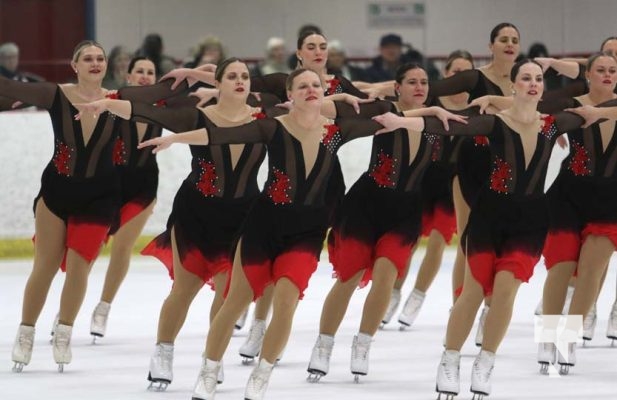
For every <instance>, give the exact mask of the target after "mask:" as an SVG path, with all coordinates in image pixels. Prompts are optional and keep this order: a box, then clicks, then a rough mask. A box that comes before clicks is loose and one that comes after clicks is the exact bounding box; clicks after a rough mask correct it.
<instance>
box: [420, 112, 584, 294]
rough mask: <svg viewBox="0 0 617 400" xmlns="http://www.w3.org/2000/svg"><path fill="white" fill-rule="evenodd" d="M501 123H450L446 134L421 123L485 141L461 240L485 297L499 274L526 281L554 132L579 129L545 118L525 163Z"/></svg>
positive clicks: (535, 249)
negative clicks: (479, 183) (482, 174)
mask: <svg viewBox="0 0 617 400" xmlns="http://www.w3.org/2000/svg"><path fill="white" fill-rule="evenodd" d="M506 119H507V118H506V117H501V116H493V115H482V116H478V117H473V118H470V119H469V121H468V124H467V125H464V124H459V123H451V124H450V131H449V132H446V131H445V130H444V128H443V126H442V124H441V122H440V121H439V120H438V119H436V118H425V119H424V120H425V129H424V130H425V131H426V132H430V133H435V134H453V135H459V134H460V135H472V134H474V135H486V136H488V138H489V148H490V154H491V168H490V171H489V177H488V179H487V181H486V182H485V184H484V185H483V187H482V188H481V190H480V193H479V194H478V199H477V201H476V203H475V204H474V206H473V207H472V210H471V214H470V216H469V222H468V224H467V228H466V230H465V232H464V233H463V237H462V246H463V249H464V251H465V254H466V256H467V260H468V262H469V265H470V268H471V272H472V274H473V276H474V278H475V279H476V280H477V281H478V282H479V283H480V285H481V286H482V287H483V289H484V292H485V294H487V295H488V294H490V293H491V292H492V289H493V280H494V277H495V274H496V273H497V272H499V271H502V270H506V271H511V272H512V273H513V274H514V276H515V278H517V279H519V280H521V281H523V282H527V281H528V280H529V278H530V277H531V275H532V273H533V268H534V266H535V265H536V263H537V262H538V260H539V258H540V255H541V253H542V248H543V245H544V240H545V237H546V233H547V231H548V225H549V218H548V203H547V200H546V196H545V194H544V181H545V178H546V172H547V168H548V161H549V158H550V155H551V151H552V148H553V145H554V143H555V141H556V138H557V136H558V132H567V131H570V130H573V129H576V128H579V127H580V126H581V125H582V124H583V123H584V120H583V119H582V118H581V117H579V116H578V115H575V114H572V113H567V112H562V113H559V114H556V115H555V116H550V115H549V116H547V117H545V118H544V122H543V126H542V128H541V129H540V130H539V132H538V133H537V139H536V144H535V149H534V152H533V153H532V154H531V155H530V159H529V160H526V159H525V154H524V149H523V144H522V139H521V136H520V134H519V133H518V132H517V131H515V130H514V129H512V128H511V127H510V125H508V122H506Z"/></svg>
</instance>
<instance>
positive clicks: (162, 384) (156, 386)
mask: <svg viewBox="0 0 617 400" xmlns="http://www.w3.org/2000/svg"><path fill="white" fill-rule="evenodd" d="M170 383H171V382H168V381H152V382H150V385H148V391H150V392H164V391H165V390H167V386H169V384H170Z"/></svg>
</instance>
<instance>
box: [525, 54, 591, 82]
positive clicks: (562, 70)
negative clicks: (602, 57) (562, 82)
mask: <svg viewBox="0 0 617 400" xmlns="http://www.w3.org/2000/svg"><path fill="white" fill-rule="evenodd" d="M534 60H535V61H537V62H538V63H539V64H540V65H542V70H543V71H544V72H546V70H548V69H549V68H552V69H554V70H555V71H557V73H558V74H559V75H565V76H567V77H568V78H570V79H576V78H577V77H578V76H579V70H580V64H579V63H577V62H576V61H573V60H558V59H556V58H552V57H536V58H534Z"/></svg>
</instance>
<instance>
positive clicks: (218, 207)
mask: <svg viewBox="0 0 617 400" xmlns="http://www.w3.org/2000/svg"><path fill="white" fill-rule="evenodd" d="M253 202H254V198H242V199H237V200H229V199H221V198H218V197H204V196H203V195H202V194H201V193H200V192H199V191H198V190H196V189H195V188H194V184H193V183H191V182H189V181H186V180H185V181H184V182H183V183H182V186H180V189H179V190H178V193H177V194H176V197H175V199H174V204H173V208H172V211H171V215H170V216H169V219H168V221H167V230H166V231H165V232H163V233H162V234H160V235H159V236H157V237H156V238H154V240H152V241H151V242H150V243H149V244H148V245H147V246H146V247H145V248H144V249H143V250H142V251H141V254H143V255H150V256H154V257H156V258H158V259H159V260H160V261H161V262H162V263H163V264H164V265H165V267H166V268H167V270H168V271H169V276H170V277H171V278H172V279H173V270H174V269H173V268H174V266H173V251H172V247H171V231H172V228H173V231H174V233H175V239H176V244H177V247H178V253H179V256H180V261H181V262H182V267H184V269H185V270H187V271H189V272H191V273H192V274H194V275H196V276H198V277H199V278H200V279H201V280H203V281H204V282H205V283H209V284H212V281H211V279H212V277H213V276H214V275H216V274H218V273H221V272H225V271H229V270H231V265H232V260H233V252H234V248H235V244H236V241H237V239H238V232H239V230H240V227H241V226H242V223H243V222H244V219H245V218H246V216H247V215H248V213H249V210H250V208H251V206H252V204H253Z"/></svg>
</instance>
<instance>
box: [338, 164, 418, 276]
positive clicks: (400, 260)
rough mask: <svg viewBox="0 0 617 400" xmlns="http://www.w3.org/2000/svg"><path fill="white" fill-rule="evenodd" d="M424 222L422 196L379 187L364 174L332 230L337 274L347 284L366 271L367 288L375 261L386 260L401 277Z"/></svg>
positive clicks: (349, 195)
mask: <svg viewBox="0 0 617 400" xmlns="http://www.w3.org/2000/svg"><path fill="white" fill-rule="evenodd" d="M421 221H422V205H421V199H420V194H419V193H408V192H402V191H397V190H392V189H387V188H379V187H377V186H376V185H375V184H374V183H373V181H372V180H371V179H370V178H369V177H368V176H367V175H363V176H362V177H361V178H360V179H358V181H357V182H356V183H355V184H354V185H353V186H352V188H351V189H350V190H349V192H348V193H347V195H346V196H345V199H344V200H343V203H342V204H341V206H340V208H339V209H338V212H337V215H336V218H335V222H334V226H333V228H332V231H333V232H332V234H333V235H334V243H333V248H332V249H331V250H332V252H333V253H332V254H331V255H330V260H331V261H332V264H333V266H334V275H335V276H336V277H337V278H339V279H340V280H341V281H343V282H345V281H347V280H349V279H351V278H352V277H353V276H354V275H356V274H357V273H358V271H361V270H363V269H364V270H366V271H365V273H364V275H363V277H362V280H361V283H360V286H365V285H366V284H367V283H368V282H369V281H370V279H371V276H372V268H373V264H374V262H375V260H376V259H378V258H380V257H385V258H387V259H389V260H390V261H391V262H392V263H393V264H394V265H395V266H396V268H397V270H398V273H399V276H400V275H401V273H402V271H403V270H404V269H405V267H406V265H407V262H408V261H409V257H410V255H411V249H412V247H413V245H414V244H415V242H416V241H417V239H418V236H419V235H420V230H421Z"/></svg>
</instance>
